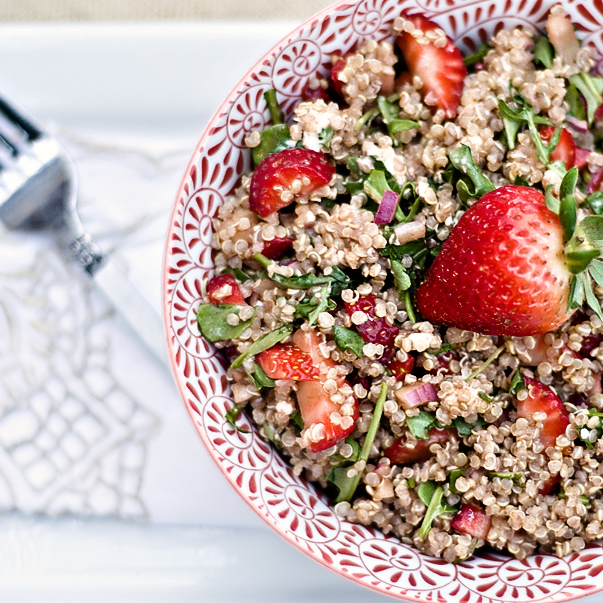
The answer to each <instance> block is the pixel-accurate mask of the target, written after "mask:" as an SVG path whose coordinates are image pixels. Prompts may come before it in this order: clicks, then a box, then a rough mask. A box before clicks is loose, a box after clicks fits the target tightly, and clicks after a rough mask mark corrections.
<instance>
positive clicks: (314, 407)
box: [293, 329, 360, 452]
mask: <svg viewBox="0 0 603 603" xmlns="http://www.w3.org/2000/svg"><path fill="white" fill-rule="evenodd" d="M293 343H294V344H295V345H297V346H298V347H299V348H300V349H301V350H302V351H303V352H305V353H306V354H308V355H309V356H310V357H311V359H312V362H313V364H314V366H315V367H318V370H319V372H320V378H319V380H314V381H300V382H299V384H298V386H297V404H298V406H299V411H300V413H301V416H302V420H303V422H304V426H305V427H310V426H311V425H315V424H318V423H321V424H322V425H323V427H324V434H323V437H322V438H321V439H320V440H319V441H318V442H312V444H311V446H310V449H311V450H312V452H320V451H321V450H326V449H327V448H330V447H331V446H333V445H335V444H336V443H337V442H339V441H340V440H342V439H344V438H345V437H347V436H348V435H349V434H350V433H352V431H354V427H355V425H356V421H357V420H358V418H359V417H360V413H359V410H358V400H356V398H354V406H353V414H352V416H351V417H350V418H349V419H347V418H346V417H342V418H341V420H334V419H335V418H336V417H337V415H339V416H341V415H340V411H341V406H340V405H339V404H337V403H336V402H333V401H332V400H331V396H329V395H328V394H327V393H326V392H325V390H324V388H323V385H324V381H325V380H326V372H327V371H328V370H329V369H330V368H333V367H335V366H337V363H336V362H335V361H334V360H332V359H331V358H325V357H324V356H323V355H322V354H321V353H320V351H319V345H320V344H321V343H322V339H321V337H320V335H319V334H318V333H317V332H316V331H302V330H301V329H300V330H299V331H296V332H295V334H294V335H293ZM336 382H337V385H338V387H339V388H341V387H342V386H343V385H345V384H347V381H346V380H345V379H343V377H339V378H338V379H336ZM341 421H343V424H342V422H341Z"/></svg>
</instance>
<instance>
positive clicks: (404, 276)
mask: <svg viewBox="0 0 603 603" xmlns="http://www.w3.org/2000/svg"><path fill="white" fill-rule="evenodd" d="M390 263H391V265H392V274H393V275H394V285H395V286H396V289H397V290H398V295H399V296H400V299H402V297H403V295H404V292H405V291H407V290H408V289H410V286H411V284H412V282H411V280H410V276H408V273H407V272H406V270H405V269H404V266H402V264H401V263H400V262H398V260H390Z"/></svg>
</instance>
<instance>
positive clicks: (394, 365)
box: [387, 354, 415, 381]
mask: <svg viewBox="0 0 603 603" xmlns="http://www.w3.org/2000/svg"><path fill="white" fill-rule="evenodd" d="M414 366H415V357H414V356H411V355H410V354H408V358H407V359H406V360H405V361H404V362H401V361H400V360H394V361H393V362H390V363H389V364H388V365H387V368H388V369H389V372H390V373H391V374H392V375H393V376H394V377H395V378H396V381H404V377H406V375H409V374H410V373H412V369H413V368H414Z"/></svg>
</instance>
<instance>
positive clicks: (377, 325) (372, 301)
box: [345, 293, 400, 348]
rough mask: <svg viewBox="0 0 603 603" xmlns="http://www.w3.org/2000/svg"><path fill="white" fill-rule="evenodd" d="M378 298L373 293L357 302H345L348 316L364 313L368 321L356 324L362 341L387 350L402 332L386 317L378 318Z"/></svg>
mask: <svg viewBox="0 0 603 603" xmlns="http://www.w3.org/2000/svg"><path fill="white" fill-rule="evenodd" d="M376 305H377V298H376V297H375V296H374V295H373V294H372V293H371V294H369V295H365V296H364V297H360V298H359V299H358V300H357V301H355V302H345V307H346V310H347V311H348V314H349V315H350V316H352V314H354V312H364V313H365V314H366V316H367V320H366V321H365V322H363V323H361V324H356V325H355V326H356V328H357V329H358V332H359V333H360V335H362V339H364V341H366V342H367V343H375V344H381V345H383V347H385V348H387V347H389V346H391V345H392V344H393V343H394V339H395V338H396V336H397V335H398V333H399V332H400V329H399V328H398V327H397V326H396V325H392V324H389V322H387V320H386V318H385V317H383V316H382V317H378V316H377V314H376V313H375V306H376Z"/></svg>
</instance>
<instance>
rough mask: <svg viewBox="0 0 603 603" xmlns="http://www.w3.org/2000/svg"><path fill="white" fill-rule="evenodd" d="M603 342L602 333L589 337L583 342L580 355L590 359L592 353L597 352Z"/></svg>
mask: <svg viewBox="0 0 603 603" xmlns="http://www.w3.org/2000/svg"><path fill="white" fill-rule="evenodd" d="M602 341H603V335H601V333H595V334H594V335H587V336H586V337H585V338H584V339H583V340H582V347H581V348H580V355H581V356H582V358H590V353H591V352H592V351H593V350H596V349H597V348H598V347H599V346H600V345H601V342H602Z"/></svg>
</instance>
